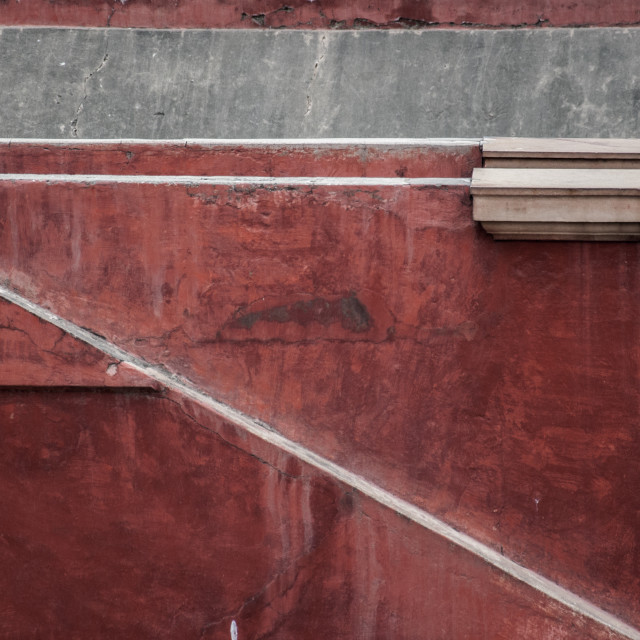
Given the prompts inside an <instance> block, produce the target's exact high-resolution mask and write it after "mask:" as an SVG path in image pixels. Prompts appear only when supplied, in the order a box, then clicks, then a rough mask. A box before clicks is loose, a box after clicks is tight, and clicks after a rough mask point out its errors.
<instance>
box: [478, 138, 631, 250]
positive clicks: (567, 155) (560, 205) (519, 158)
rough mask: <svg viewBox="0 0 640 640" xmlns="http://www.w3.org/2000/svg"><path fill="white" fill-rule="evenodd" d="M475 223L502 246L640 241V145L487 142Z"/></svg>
mask: <svg viewBox="0 0 640 640" xmlns="http://www.w3.org/2000/svg"><path fill="white" fill-rule="evenodd" d="M482 153H483V165H484V167H483V168H477V169H474V171H473V177H472V183H471V194H472V195H473V218H474V220H477V221H479V222H480V223H481V224H482V226H483V228H484V229H485V231H487V232H488V233H490V234H492V235H493V236H494V238H496V239H497V240H613V241H620V240H622V241H626V240H637V239H639V238H640V199H639V198H638V196H640V140H597V139H575V140H571V139H564V140H563V139H548V140H547V139H528V138H525V139H519V138H498V139H491V138H489V139H485V140H484V141H483V143H482Z"/></svg>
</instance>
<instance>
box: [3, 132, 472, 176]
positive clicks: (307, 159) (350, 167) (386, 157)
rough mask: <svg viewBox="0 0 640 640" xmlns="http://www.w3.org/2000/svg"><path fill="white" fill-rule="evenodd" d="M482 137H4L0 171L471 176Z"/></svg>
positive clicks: (226, 174) (217, 174)
mask: <svg viewBox="0 0 640 640" xmlns="http://www.w3.org/2000/svg"><path fill="white" fill-rule="evenodd" d="M480 162H481V156H480V147H479V145H478V143H477V142H473V141H468V142H464V141H460V143H459V144H456V145H455V146H451V144H448V145H447V144H438V143H437V142H430V141H426V140H425V141H407V142H406V143H404V144H403V143H402V142H399V141H398V142H396V143H391V142H375V141H373V140H372V141H368V142H367V141H360V142H348V141H334V142H325V141H322V140H320V141H318V140H315V141H304V140H300V141H277V140H273V141H271V142H270V143H268V144H265V143H264V142H257V141H256V142H254V143H251V141H244V142H243V143H239V142H233V141H227V142H226V143H222V142H220V141H209V142H204V141H166V142H158V143H155V144H147V143H144V142H141V141H137V142H136V141H121V142H120V141H112V142H104V141H101V142H95V141H90V142H89V141H84V142H83V141H78V142H74V143H73V144H69V143H68V142H64V141H59V142H56V141H55V140H50V141H48V142H43V143H36V142H30V141H27V140H10V141H8V140H0V173H70V174H74V173H86V174H114V175H187V176H188V175H192V176H274V177H282V176H343V177H349V176H351V177H356V178H359V177H391V178H396V177H404V178H423V177H428V176H432V177H438V178H445V177H450V178H466V177H470V176H471V172H472V170H473V167H477V166H479V164H480Z"/></svg>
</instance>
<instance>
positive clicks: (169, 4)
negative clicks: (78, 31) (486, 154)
mask: <svg viewBox="0 0 640 640" xmlns="http://www.w3.org/2000/svg"><path fill="white" fill-rule="evenodd" d="M638 22H640V4H639V3H638V1H637V0H627V1H625V2H618V1H616V0H608V1H603V0H585V1H583V2H574V1H569V0H538V1H537V2H518V1H516V0H509V1H505V2H487V1H486V0H464V1H461V2H451V1H450V0H392V1H389V2H382V1H381V0H377V1H375V2H371V0H350V1H346V0H290V1H289V2H286V3H285V2H282V1H281V0H245V1H244V2H229V1H228V0H182V1H181V2H176V0H125V1H124V2H123V1H121V0H21V1H18V0H2V2H0V24H2V25H65V26H93V27H96V26H97V27H104V26H113V27H153V28H168V27H173V28H265V27H266V28H282V27H286V28H298V29H329V28H338V29H344V28H349V29H350V28H426V27H486V28H501V27H506V28H509V27H535V26H554V27H568V26H613V25H634V24H638Z"/></svg>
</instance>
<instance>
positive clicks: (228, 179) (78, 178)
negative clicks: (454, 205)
mask: <svg viewBox="0 0 640 640" xmlns="http://www.w3.org/2000/svg"><path fill="white" fill-rule="evenodd" d="M0 182H46V183H64V184H167V185H173V184H175V185H187V186H195V185H199V184H211V185H227V186H235V185H259V186H291V185H293V186H335V187H355V186H361V187H365V186H366V187H371V186H373V187H387V186H389V187H399V186H434V187H452V186H454V187H460V186H468V185H470V184H471V179H470V178H335V177H286V178H282V177H277V178H275V177H270V176H171V175H167V176H147V175H107V174H104V175H102V174H87V175H83V174H65V173H0Z"/></svg>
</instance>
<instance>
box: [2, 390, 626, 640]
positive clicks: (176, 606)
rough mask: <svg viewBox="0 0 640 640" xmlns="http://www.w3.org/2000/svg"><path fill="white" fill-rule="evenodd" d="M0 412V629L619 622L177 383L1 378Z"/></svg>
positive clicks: (126, 634) (422, 627) (426, 628)
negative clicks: (383, 499)
mask: <svg viewBox="0 0 640 640" xmlns="http://www.w3.org/2000/svg"><path fill="white" fill-rule="evenodd" d="M0 425H1V426H2V447H1V448H0V485H1V486H2V491H1V492H0V513H1V514H3V517H2V524H1V529H0V566H1V567H2V571H0V610H1V611H2V615H1V616H0V635H1V636H2V637H3V638H40V637H47V638H62V637H64V638H123V639H124V638H135V639H136V640H140V639H142V638H154V639H156V638H191V637H199V638H216V639H220V640H228V639H229V638H230V637H232V636H231V634H230V625H231V622H232V620H235V621H236V624H237V627H238V637H239V638H242V639H244V638H255V639H257V638H278V639H280V640H305V639H309V640H315V639H317V638H336V639H340V638H342V639H345V640H347V639H348V640H352V639H354V638H407V639H409V638H416V639H418V638H420V639H422V638H447V639H448V640H462V639H464V638H477V639H478V640H500V639H504V640H512V639H513V638H522V639H525V640H529V639H530V640H539V639H540V638H557V639H562V640H589V639H591V640H607V639H608V640H612V639H615V638H617V637H618V636H616V635H615V634H613V633H608V632H606V631H604V630H603V629H601V628H598V627H597V625H594V624H592V623H589V622H588V621H585V620H583V619H581V618H580V617H579V616H576V615H573V614H572V613H570V612H568V611H567V610H564V609H563V608H562V607H561V606H559V605H556V604H553V603H551V602H549V601H545V599H544V598H543V597H542V596H541V595H540V594H538V593H537V592H535V591H533V590H531V589H529V588H527V587H524V586H522V585H521V584H519V583H517V582H515V581H514V580H512V579H510V578H507V577H505V576H504V575H502V574H500V573H499V572H496V571H494V570H493V569H492V568H490V567H489V566H488V565H486V564H484V563H483V562H482V561H480V560H479V559H478V558H476V557H473V556H470V555H469V554H468V553H466V552H464V551H461V550H460V549H458V548H455V547H452V546H450V545H448V544H447V543H446V542H445V541H443V540H442V539H440V538H438V537H436V536H434V535H433V534H431V533H429V532H427V531H425V530H424V529H422V528H421V527H419V526H417V525H415V524H413V523H411V522H409V521H407V520H406V519H404V518H402V517H400V516H398V515H397V514H395V513H394V512H393V511H391V510H389V509H386V508H383V507H381V506H380V505H377V504H376V503H374V502H372V501H371V500H369V499H367V498H365V497H363V496H361V495H359V494H357V493H356V492H353V491H350V490H349V489H348V488H346V487H343V486H341V485H339V484H337V483H336V482H334V481H332V480H331V479H329V478H327V477H324V476H323V475H322V474H320V473H319V472H317V471H316V470H314V469H312V468H310V467H308V466H306V465H304V464H300V463H299V462H298V461H296V460H295V459H292V458H289V457H288V456H285V455H282V454H280V453H278V452H277V451H276V450H274V449H273V448H271V447H269V445H266V444H265V443H261V442H260V441H255V440H254V439H253V438H251V437H247V435H246V434H242V433H239V432H237V431H236V430H235V428H234V427H233V426H232V425H231V424H226V423H224V422H223V421H221V420H220V419H219V418H217V417H215V416H213V415H212V414H211V413H210V412H208V411H205V410H203V409H202V408H200V407H198V406H194V405H192V404H190V403H188V402H184V401H182V400H181V399H180V398H179V397H176V396H169V397H163V396H161V395H157V394H156V395H153V394H151V395H149V394H145V393H140V392H135V393H112V392H94V393H89V392H87V391H74V390H67V391H66V392H60V391H46V390H45V391H39V392H34V391H15V390H7V389H5V390H0ZM8 516H10V517H8Z"/></svg>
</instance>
